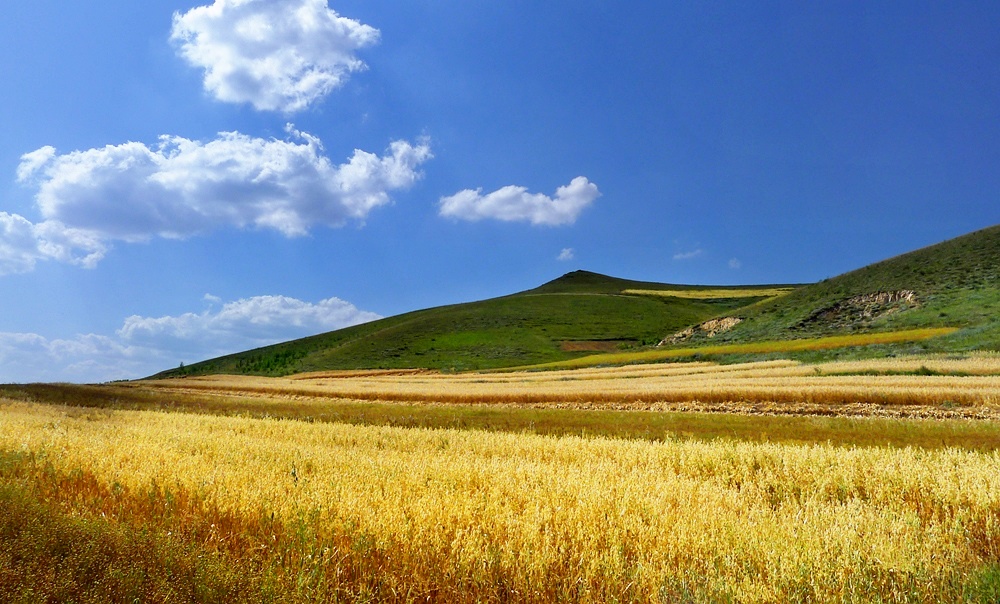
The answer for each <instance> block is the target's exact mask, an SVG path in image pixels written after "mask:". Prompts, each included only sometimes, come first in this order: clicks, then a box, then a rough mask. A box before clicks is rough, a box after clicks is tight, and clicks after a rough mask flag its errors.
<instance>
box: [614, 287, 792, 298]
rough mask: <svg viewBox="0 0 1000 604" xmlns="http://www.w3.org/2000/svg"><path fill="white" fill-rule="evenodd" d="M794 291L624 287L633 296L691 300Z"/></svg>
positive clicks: (783, 288) (743, 296)
mask: <svg viewBox="0 0 1000 604" xmlns="http://www.w3.org/2000/svg"><path fill="white" fill-rule="evenodd" d="M793 291H795V288H794V287H764V288H721V287H720V288H715V287H713V288H705V289H626V290H622V293H623V294H629V295H633V296H664V297H670V298H688V299H692V300H723V299H727V298H774V297H776V296H784V295H785V294H789V293H791V292H793Z"/></svg>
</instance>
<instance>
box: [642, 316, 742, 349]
mask: <svg viewBox="0 0 1000 604" xmlns="http://www.w3.org/2000/svg"><path fill="white" fill-rule="evenodd" d="M741 321H743V319H741V318H739V317H722V318H721V319H712V320H710V321H705V322H704V323H700V324H698V325H695V326H693V327H688V328H687V329H685V330H683V331H678V332H677V333H675V334H674V335H672V336H670V337H668V338H664V339H663V340H661V341H660V343H659V344H657V346H666V345H667V344H679V343H681V342H687V341H688V340H690V339H692V338H695V337H699V336H700V337H705V338H714V337H715V336H716V335H718V334H720V333H723V332H726V331H729V330H730V329H732V328H733V327H736V325H738V324H739V323H740V322H741Z"/></svg>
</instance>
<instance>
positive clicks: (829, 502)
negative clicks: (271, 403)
mask: <svg viewBox="0 0 1000 604" xmlns="http://www.w3.org/2000/svg"><path fill="white" fill-rule="evenodd" d="M0 450H7V451H27V452H33V453H35V454H36V455H40V456H44V459H46V460H47V461H48V462H49V463H51V464H52V465H53V467H54V468H55V469H56V470H57V471H65V472H71V471H73V470H74V469H83V470H85V471H87V472H90V473H92V474H93V475H95V476H96V477H97V478H98V479H99V480H100V481H102V482H104V483H105V484H107V485H113V484H119V485H122V486H124V487H125V488H128V489H133V490H135V491H137V492H141V491H142V490H143V489H146V488H148V486H149V485H150V484H154V483H155V484H158V485H166V486H169V488H171V489H178V490H185V491H187V492H193V493H198V494H200V495H201V496H202V497H203V498H204V501H205V502H206V505H211V506H216V507H218V508H219V509H221V510H223V511H228V512H232V513H235V514H238V515H241V516H243V517H246V518H262V519H267V518H269V517H271V516H270V515H271V514H273V518H275V519H276V520H277V521H282V522H288V523H292V524H295V525H296V526H300V527H301V528H300V529H298V530H299V531H300V532H302V534H303V535H312V537H309V538H310V539H313V538H315V539H317V541H316V546H315V547H316V552H317V553H316V556H317V558H316V559H317V560H318V561H317V562H316V563H315V564H314V565H313V566H311V567H310V571H309V573H310V574H307V575H303V576H301V577H300V584H301V585H305V586H306V587H305V588H303V591H302V592H300V594H308V593H309V589H317V590H318V589H320V587H321V586H322V585H324V584H325V583H324V581H334V580H337V581H342V580H344V579H343V577H342V576H341V573H340V570H339V569H342V568H343V566H342V565H344V564H347V563H348V562H349V561H350V560H353V559H354V558H352V556H357V555H359V554H357V553H356V552H355V550H357V551H363V552H364V555H365V556H368V557H376V558H378V559H379V560H381V561H382V562H381V564H382V566H381V567H379V569H378V571H377V572H378V573H379V574H380V576H379V577H373V576H358V577H353V578H351V580H353V581H356V582H357V583H358V586H359V593H361V592H363V589H362V588H363V587H364V585H368V584H371V582H373V581H374V580H375V579H378V580H379V581H381V582H382V583H381V584H383V585H385V584H386V582H387V581H389V582H390V586H391V587H392V593H395V594H396V596H395V597H392V596H391V594H390V593H389V592H388V588H387V591H386V592H384V593H383V598H382V599H395V600H399V601H417V600H420V601H423V600H424V599H425V598H426V594H436V596H435V598H436V599H437V600H440V601H470V602H471V601H483V600H500V599H505V600H507V601H524V602H542V601H553V600H560V599H561V600H573V601H580V602H604V601H612V600H615V601H633V602H651V601H682V600H685V599H687V600H693V601H734V602H778V601H790V600H798V601H872V600H875V599H882V600H893V599H894V598H893V594H896V595H898V596H900V597H902V595H903V594H904V593H905V594H906V596H907V597H908V598H910V599H913V600H914V601H961V600H963V599H965V596H966V595H967V592H966V590H968V589H969V585H970V582H972V581H973V580H974V578H975V577H976V576H977V574H978V573H980V572H981V569H983V568H985V567H986V566H987V565H989V564H995V562H996V559H997V555H998V553H1000V471H998V470H1000V455H998V454H997V453H990V454H985V453H972V452H965V451H957V450H943V451H934V452H930V451H921V450H916V449H894V450H890V449H845V448H837V447H830V446H808V447H806V446H790V445H774V444H748V443H739V442H709V443H706V442H676V441H675V442H666V443H649V442H640V441H619V440H605V439H581V438H575V437H568V438H546V437H538V436H533V435H527V434H498V433H484V432H476V431H465V432H462V431H452V430H416V429H396V428H376V427H359V426H346V425H336V424H308V423H304V422H294V421H276V420H259V419H257V420H255V419H247V418H238V417H214V416H192V415H185V414H166V413H158V412H130V411H115V412H86V411H70V410H66V409H63V408H58V407H47V406H41V405H33V404H14V403H7V404H3V403H0ZM60 496H62V497H65V498H66V499H67V500H68V501H71V500H73V498H74V494H73V493H64V494H61V495H60ZM262 522H263V520H262ZM296 523H297V524H296ZM262 526H263V527H265V528H262V529H261V531H262V534H264V535H265V537H266V530H265V529H266V525H262ZM344 531H350V533H351V534H352V535H358V536H359V537H358V538H359V539H363V541H359V542H357V543H356V546H355V547H354V548H347V549H342V550H332V549H330V548H327V549H324V547H326V546H324V543H326V541H324V539H325V538H326V537H323V536H324V535H327V536H330V537H329V538H330V539H332V538H333V536H336V535H337V534H338V533H339V532H344ZM333 542H334V541H331V543H333ZM248 543H249V542H248ZM310 543H311V541H310ZM254 547H256V548H259V547H263V548H265V549H266V547H268V542H267V541H265V542H263V544H261V545H259V546H257V545H255V546H254ZM255 551H256V550H255ZM274 555H275V556H278V557H279V558H280V552H276V553H275V554H274ZM338 565H341V566H338ZM372 572H375V571H372ZM386 577H389V578H388V579H387V578H386ZM310 581H312V582H313V583H309V582H310ZM392 581H395V583H391V582H392ZM310 586H311V587H310ZM415 586H416V588H419V589H415ZM501 588H502V590H503V591H502V592H500V591H497V590H498V589H501ZM407 593H409V594H410V595H409V596H408V597H404V595H403V594H407ZM369 595H370V594H369Z"/></svg>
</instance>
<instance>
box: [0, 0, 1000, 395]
mask: <svg viewBox="0 0 1000 604" xmlns="http://www.w3.org/2000/svg"><path fill="white" fill-rule="evenodd" d="M997 31H1000V4H997V3H995V2H979V3H976V2H956V3H939V2H935V3H931V2H919V1H918V2H906V3H903V2H837V3H823V4H820V3H801V2H755V3H745V2H706V3H689V2H683V3H681V2H677V3H674V2H663V1H662V0H661V1H657V2H644V1H636V2H631V3H626V4H622V3H620V2H610V1H601V0H575V1H573V2H564V1H562V0H553V1H551V2H546V3H542V4H541V5H539V3H536V2H525V1H521V0H507V1H505V2H491V3H486V2H476V1H468V0H463V1H461V2H459V1H452V0H437V1H435V2H411V1H409V0H393V1H391V2H388V1H381V0H368V1H365V2H362V1H360V0H345V1H339V0H330V2H329V3H328V2H327V1H325V0H242V1H239V0H225V1H224V0H218V1H216V2H214V3H209V1H208V0H201V1H196V2H190V1H187V2H186V1H181V0H171V1H164V0H146V1H144V2H134V1H128V2H126V1H118V0H101V2H96V1H91V0H79V1H77V2H72V3H66V2H61V1H60V2H57V1H55V0H36V1H34V2H30V3H14V4H12V5H11V6H8V7H5V12H4V18H3V19H2V20H0V82H2V85H0V134H2V136H0V381H31V380H68V381H102V380H110V379H118V378H134V377H140V376H143V375H148V374H150V373H153V372H155V371H158V370H161V369H165V368H169V367H174V366H176V365H177V364H178V363H180V362H187V363H190V362H194V361H198V360H201V359H204V358H207V357H211V356H215V355H218V354H222V353H226V352H233V351H237V350H243V349H246V348H251V347H254V346H258V345H262V344H266V343H270V342H274V341H280V340H285V339H290V338H294V337H299V336H303V335H309V334H312V333H317V332H321V331H326V330H329V329H335V328H338V327H342V326H346V325H349V324H352V323H356V322H359V321H365V320H370V319H372V318H375V317H377V316H388V315H393V314H397V313H401V312H405V311H409V310H415V309H419V308H426V307H429V306H435V305H440V304H447V303H454V302H463V301H470V300H476V299H482V298H487V297H492V296H497V295H503V294H507V293H511V292H514V291H519V290H523V289H528V288H531V287H534V286H536V285H539V284H541V283H543V282H545V281H548V280H550V279H553V278H556V277H558V276H559V275H561V274H563V273H565V272H568V271H571V270H576V269H586V270H592V271H597V272H602V273H606V274H611V275H615V276H619V277H626V278H633V279H643V280H651V281H663V282H671V283H695V284H749V283H790V282H811V281H816V280H819V279H823V278H825V277H830V276H833V275H836V274H839V273H842V272H845V271H847V270H851V269H853V268H857V267H860V266H863V265H865V264H868V263H871V262H874V261H877V260H880V259H883V258H886V257H889V256H893V255H896V254H899V253H903V252H906V251H909V250H912V249H915V248H918V247H922V246H925V245H929V244H932V243H936V242H938V241H942V240H944V239H948V238H951V237H955V236H958V235H961V234H963V233H965V232H968V231H972V230H976V229H979V228H982V227H986V226H990V225H993V224H996V223H998V222H1000V204H998V193H1000V170H998V169H997V166H998V165H1000V37H998V36H997V35H996V32H997Z"/></svg>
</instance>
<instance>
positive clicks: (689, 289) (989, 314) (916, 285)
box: [155, 225, 1000, 377]
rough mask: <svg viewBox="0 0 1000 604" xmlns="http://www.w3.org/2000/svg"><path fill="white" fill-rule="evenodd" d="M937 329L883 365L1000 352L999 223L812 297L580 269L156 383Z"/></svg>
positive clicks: (472, 365)
mask: <svg viewBox="0 0 1000 604" xmlns="http://www.w3.org/2000/svg"><path fill="white" fill-rule="evenodd" d="M758 294H759V295H758ZM775 294H781V295H775ZM716 319H723V320H722V321H717V320H716ZM735 319H739V321H738V322H737V321H735ZM709 320H712V321H710V322H709ZM699 325H704V326H705V327H704V328H703V329H698V328H697V326H699ZM929 327H958V328H960V329H959V330H958V331H957V332H955V333H953V334H952V335H949V336H945V337H938V338H933V339H930V340H926V341H923V342H919V343H908V344H899V345H886V346H882V347H880V348H877V349H876V348H873V349H872V351H870V353H871V354H879V353H894V352H924V351H929V352H954V351H967V350H976V349H992V350H1000V225H998V226H994V227H990V228H987V229H983V230H981V231H976V232H974V233H969V234H968V235H965V236H962V237H958V238H956V239H952V240H949V241H945V242H943V243H939V244H937V245H933V246H930V247H926V248H923V249H920V250H916V251H913V252H910V253H908V254H903V255H901V256H897V257H895V258H890V259H888V260H884V261H882V262H878V263H875V264H872V265H869V266H866V267H864V268H861V269H858V270H855V271H852V272H849V273H846V274H844V275H840V276H838V277H834V278H832V279H826V280H824V281H822V282H820V283H815V284H811V285H804V286H781V285H767V286H754V287H748V286H734V287H700V286H690V285H669V284H664V283H652V282H645V281H631V280H627V279H618V278H614V277H608V276H606V275H600V274H597V273H591V272H587V271H575V272H572V273H568V274H566V275H563V276H562V277H560V278H558V279H555V280H554V281H550V282H549V283H546V284H544V285H542V286H540V287H537V288H535V289H531V290H527V291H524V292H520V293H517V294H513V295H510V296H504V297H501V298H494V299H491V300H483V301H480V302H471V303H467V304H455V305H450V306H441V307H438V308H431V309H427V310H420V311H415V312H411V313H407V314H403V315H399V316H395V317H389V318H386V319H381V320H379V321H373V322H371V323H367V324H364V325H358V326H355V327H350V328H347V329H341V330H338V331H333V332H329V333H325V334H320V335H316V336H312V337H308V338H303V339H300V340H294V341H290V342H285V343H281V344H276V345H273V346H267V347H264V348H258V349H255V350H250V351H247V352H241V353H237V354H232V355H228V356H224V357H220V358H217V359H211V360H208V361H203V362H200V363H196V364H193V365H189V366H186V367H182V368H178V369H174V370H170V371H165V372H163V373H161V374H158V375H157V376H155V377H172V376H181V375H197V374H209V373H235V374H254V375H287V374H291V373H298V372H305V371H324V370H336V369H375V368H379V369H396V368H428V369H441V370H459V371H460V370H469V369H494V368H503V367H516V366H523V365H536V364H541V363H551V362H556V361H565V360H568V359H573V358H577V357H580V356H586V355H590V354H594V353H607V352H614V351H620V350H624V351H629V350H641V349H643V348H650V347H652V346H653V345H655V344H657V343H659V342H660V341H661V340H662V339H664V338H668V340H669V336H671V335H672V334H680V333H683V335H680V336H679V337H677V338H674V339H673V341H668V342H665V343H664V345H663V346H661V349H662V348H663V347H666V348H685V347H690V346H701V345H704V344H706V343H708V342H711V343H712V344H728V343H741V344H743V343H751V342H762V341H772V340H789V339H801V338H815V337H821V336H829V335H844V334H860V333H873V332H886V331H896V330H910V329H918V328H929Z"/></svg>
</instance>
